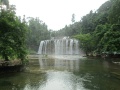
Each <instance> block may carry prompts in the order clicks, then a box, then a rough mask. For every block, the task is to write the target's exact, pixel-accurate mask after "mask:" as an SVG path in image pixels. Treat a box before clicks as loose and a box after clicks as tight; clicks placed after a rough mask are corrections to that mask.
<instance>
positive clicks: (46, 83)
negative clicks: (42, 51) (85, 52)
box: [0, 56, 120, 90]
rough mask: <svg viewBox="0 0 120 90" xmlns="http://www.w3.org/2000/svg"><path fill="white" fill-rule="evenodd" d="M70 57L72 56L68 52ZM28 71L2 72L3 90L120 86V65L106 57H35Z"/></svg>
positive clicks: (116, 88) (109, 88) (117, 89)
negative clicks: (107, 59) (115, 74)
mask: <svg viewBox="0 0 120 90" xmlns="http://www.w3.org/2000/svg"><path fill="white" fill-rule="evenodd" d="M68 57H69V56H68ZM26 68H27V70H26V71H25V72H19V73H8V74H1V75H0V90H120V79H118V78H117V77H115V76H114V75H113V74H111V73H112V72H116V73H120V72H119V71H120V70H119V69H120V66H119V65H114V64H112V63H109V62H108V61H106V60H102V59H95V58H94V59H92V58H91V59H90V58H89V59H88V58H79V59H75V58H69V59H67V58H62V59H60V58H51V59H50V58H47V59H46V58H39V59H31V60H30V64H29V65H28V66H27V67H26Z"/></svg>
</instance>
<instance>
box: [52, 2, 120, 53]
mask: <svg viewBox="0 0 120 90" xmlns="http://www.w3.org/2000/svg"><path fill="white" fill-rule="evenodd" d="M53 35H54V36H57V37H60V36H70V37H74V38H76V39H78V40H80V48H82V49H83V50H84V51H85V52H86V54H89V53H93V52H96V53H97V54H102V53H109V54H114V53H117V54H119V53H120V48H119V45H120V0H109V1H107V2H105V3H104V4H102V5H101V6H100V7H99V8H98V10H97V11H95V12H93V11H90V13H88V14H87V15H85V16H83V17H82V18H81V20H80V21H79V22H74V23H73V24H72V25H69V26H65V27H64V28H63V29H61V30H59V31H57V32H55V33H54V34H53Z"/></svg>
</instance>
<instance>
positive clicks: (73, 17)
mask: <svg viewBox="0 0 120 90" xmlns="http://www.w3.org/2000/svg"><path fill="white" fill-rule="evenodd" d="M71 21H72V23H74V22H75V14H74V13H73V14H72V19H71Z"/></svg>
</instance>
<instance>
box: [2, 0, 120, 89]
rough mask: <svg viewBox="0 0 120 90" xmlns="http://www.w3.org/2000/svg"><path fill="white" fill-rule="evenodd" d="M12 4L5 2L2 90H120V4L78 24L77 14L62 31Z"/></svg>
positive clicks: (112, 2) (119, 0) (112, 1)
mask: <svg viewBox="0 0 120 90" xmlns="http://www.w3.org/2000/svg"><path fill="white" fill-rule="evenodd" d="M36 1H37V0H36ZM9 2H10V0H0V90H120V85H119V84H120V0H108V1H106V2H104V3H103V4H102V5H101V6H100V7H99V8H98V9H97V10H90V11H89V13H87V14H86V15H84V16H82V17H81V19H80V20H79V21H76V15H75V13H74V12H73V14H72V15H71V24H69V25H65V26H64V27H62V28H61V29H59V30H53V29H49V28H48V25H47V23H45V22H44V21H42V18H40V17H32V16H30V17H28V16H26V15H23V16H18V15H17V12H16V11H17V8H16V7H17V6H16V5H11V4H10V3H9ZM28 3H29V2H28ZM61 19H62V18H61ZM51 22H52V21H51ZM58 22H59V21H58ZM63 22H64V20H63ZM56 23H57V22H56Z"/></svg>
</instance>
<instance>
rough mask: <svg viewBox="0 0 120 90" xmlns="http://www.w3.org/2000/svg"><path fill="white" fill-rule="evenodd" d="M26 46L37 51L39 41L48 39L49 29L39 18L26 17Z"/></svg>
mask: <svg viewBox="0 0 120 90" xmlns="http://www.w3.org/2000/svg"><path fill="white" fill-rule="evenodd" d="M28 29H29V30H28V33H27V47H28V49H29V50H32V51H37V50H38V47H39V44H40V41H41V40H47V39H50V31H49V30H48V29H47V25H46V24H45V23H43V22H42V21H41V20H40V19H39V18H32V17H29V18H28Z"/></svg>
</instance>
